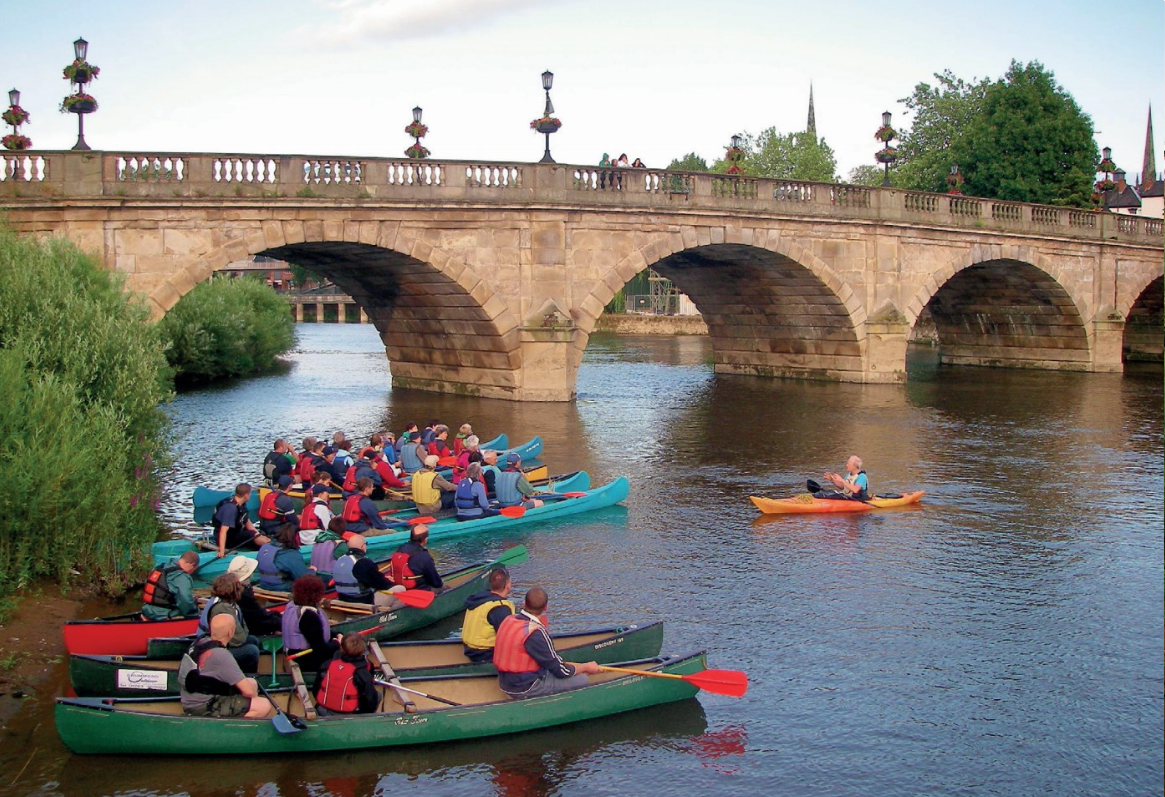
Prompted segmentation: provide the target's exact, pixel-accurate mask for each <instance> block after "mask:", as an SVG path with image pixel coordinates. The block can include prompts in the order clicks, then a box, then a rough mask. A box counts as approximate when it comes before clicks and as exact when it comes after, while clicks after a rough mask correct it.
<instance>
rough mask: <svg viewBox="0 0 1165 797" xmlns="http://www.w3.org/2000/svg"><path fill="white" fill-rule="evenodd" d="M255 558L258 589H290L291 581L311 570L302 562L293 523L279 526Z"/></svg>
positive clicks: (297, 533) (295, 527) (295, 528)
mask: <svg viewBox="0 0 1165 797" xmlns="http://www.w3.org/2000/svg"><path fill="white" fill-rule="evenodd" d="M255 559H256V561H257V562H258V563H259V587H260V589H267V590H272V591H274V592H288V591H290V589H291V586H292V583H293V582H295V581H296V580H297V579H298V578H299V577H300V576H302V575H305V574H307V573H308V572H309V571H310V570H311V568H309V567H308V566H307V565H305V564H304V563H303V554H301V553H300V551H299V528H298V527H297V526H296V525H295V524H294V523H284V524H283V525H282V526H280V527H279V531H277V532H275V539H274V540H272V541H271V542H269V543H267V544H266V545H264V546H263V547H262V548H260V549H259V553H258V555H256V557H255Z"/></svg>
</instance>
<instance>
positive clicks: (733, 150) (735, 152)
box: [724, 147, 744, 163]
mask: <svg viewBox="0 0 1165 797" xmlns="http://www.w3.org/2000/svg"><path fill="white" fill-rule="evenodd" d="M743 157H744V150H742V149H741V148H740V147H726V148H725V150H724V160H727V161H732V162H733V163H735V162H736V161H738V160H740V159H741V158H743Z"/></svg>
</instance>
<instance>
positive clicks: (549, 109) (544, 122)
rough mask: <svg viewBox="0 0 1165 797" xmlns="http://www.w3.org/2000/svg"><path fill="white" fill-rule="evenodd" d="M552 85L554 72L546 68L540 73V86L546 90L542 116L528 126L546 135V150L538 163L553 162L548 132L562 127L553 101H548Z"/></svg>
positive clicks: (554, 131)
mask: <svg viewBox="0 0 1165 797" xmlns="http://www.w3.org/2000/svg"><path fill="white" fill-rule="evenodd" d="M553 85H554V73H553V72H551V71H550V70H549V69H547V70H546V71H545V72H543V73H542V88H543V89H544V90H545V91H546V107H545V108H544V109H543V111H542V116H540V117H539V118H537V119H535V120H534V121H533V122H531V123H530V127H532V128H534V129H535V130H537V131H538V132H539V133H542V134H543V135H544V136H546V152H544V153H543V154H542V160H540V161H538V162H539V163H554V158H552V157H550V134H551V133H557V132H558V128H560V127H562V122H560V121H559V120H558V119H555V118H554V103H552V102H551V101H550V89H551V87H552V86H553Z"/></svg>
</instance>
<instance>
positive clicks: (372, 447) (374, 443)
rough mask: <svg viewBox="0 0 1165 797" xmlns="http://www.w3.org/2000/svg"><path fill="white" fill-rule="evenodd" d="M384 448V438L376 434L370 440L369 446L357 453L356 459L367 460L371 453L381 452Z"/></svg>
mask: <svg viewBox="0 0 1165 797" xmlns="http://www.w3.org/2000/svg"><path fill="white" fill-rule="evenodd" d="M383 447H384V438H383V437H381V436H380V435H379V434H374V435H372V437H370V438H368V445H366V446H364V447H363V448H361V449H360V450H359V451H357V452H356V459H357V460H361V459H366V458H367V455H368V452H369V451H380V450H381V449H382V448H383Z"/></svg>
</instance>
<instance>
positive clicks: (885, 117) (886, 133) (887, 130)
mask: <svg viewBox="0 0 1165 797" xmlns="http://www.w3.org/2000/svg"><path fill="white" fill-rule="evenodd" d="M874 138H875V139H877V140H878V141H881V142H882V144H883V145H884V146H883V147H882V149H880V150H878V151H877V152H875V153H874V158H875V159H877V161H878V163H882V164H885V166H886V176H885V177H883V178H882V187H883V188H889V187H890V164H891V163H893V162H894V161H896V160H898V150H896V149H894V148H893V147H891V146H890V142H891V141H893V140H894V139H896V138H898V134H897V133H896V132H894V128H892V127H890V112H889V111H883V112H882V126H881V127H879V128H878V132H877V133H874Z"/></svg>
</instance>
